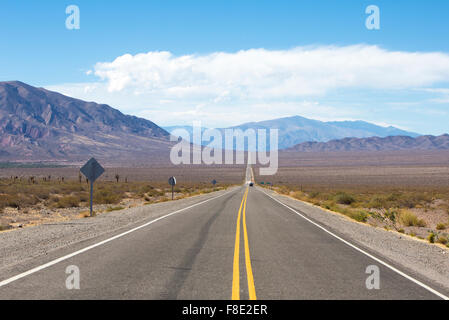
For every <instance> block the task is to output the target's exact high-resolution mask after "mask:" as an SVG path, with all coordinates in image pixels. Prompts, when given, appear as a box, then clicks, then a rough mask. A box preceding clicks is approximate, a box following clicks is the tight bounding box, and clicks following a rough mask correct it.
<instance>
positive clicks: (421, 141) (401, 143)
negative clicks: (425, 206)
mask: <svg viewBox="0 0 449 320" xmlns="http://www.w3.org/2000/svg"><path fill="white" fill-rule="evenodd" d="M404 150H407V151H410V150H426V151H437V150H449V135H448V134H443V135H441V136H419V137H416V138H414V137H409V136H389V137H384V138H379V137H370V138H344V139H340V140H332V141H328V142H303V143H300V144H297V145H296V146H293V147H291V148H289V149H287V150H285V151H286V152H344V151H404Z"/></svg>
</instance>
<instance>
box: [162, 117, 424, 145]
mask: <svg viewBox="0 0 449 320" xmlns="http://www.w3.org/2000/svg"><path fill="white" fill-rule="evenodd" d="M178 128H182V129H185V130H187V131H188V132H189V133H190V134H191V132H192V127H191V126H172V127H166V128H165V129H166V130H167V131H169V132H172V131H173V130H174V129H178ZM230 128H231V129H241V130H242V131H245V130H247V129H255V130H257V129H278V130H279V149H286V148H289V147H292V146H294V145H297V144H299V143H302V142H310V141H313V142H327V141H330V140H335V139H342V138H347V137H354V138H367V137H373V136H377V137H388V136H409V137H417V136H419V134H418V133H414V132H407V131H404V130H401V129H398V128H395V127H391V126H390V127H382V126H378V125H375V124H372V123H369V122H365V121H332V122H323V121H318V120H312V119H307V118H304V117H300V116H294V117H287V118H280V119H274V120H268V121H261V122H249V123H244V124H241V125H238V126H234V127H230ZM220 130H224V128H223V129H220Z"/></svg>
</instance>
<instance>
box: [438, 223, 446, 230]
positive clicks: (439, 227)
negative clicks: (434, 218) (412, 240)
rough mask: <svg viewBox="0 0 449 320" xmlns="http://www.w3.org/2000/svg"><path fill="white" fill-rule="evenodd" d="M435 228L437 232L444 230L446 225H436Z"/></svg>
mask: <svg viewBox="0 0 449 320" xmlns="http://www.w3.org/2000/svg"><path fill="white" fill-rule="evenodd" d="M436 228H437V230H444V229H446V224H445V223H438V224H437V226H436Z"/></svg>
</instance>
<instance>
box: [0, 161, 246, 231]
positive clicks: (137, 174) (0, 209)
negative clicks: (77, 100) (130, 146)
mask: <svg viewBox="0 0 449 320" xmlns="http://www.w3.org/2000/svg"><path fill="white" fill-rule="evenodd" d="M170 176H175V177H176V179H177V185H176V186H175V188H174V198H175V200H177V199H182V198H185V197H191V196H195V195H199V194H204V193H209V192H213V191H218V190H222V189H226V188H228V187H229V186H230V185H235V184H241V183H242V181H243V179H244V169H243V167H242V168H240V167H234V168H224V167H215V168H214V167H211V168H204V167H203V168H198V167H197V168H195V167H190V168H189V167H184V168H181V167H167V168H106V172H105V173H104V175H103V176H102V177H101V178H100V179H99V180H97V182H95V188H94V212H95V213H96V214H102V213H107V212H111V211H116V210H122V209H126V208H132V207H136V206H143V205H148V204H151V203H157V202H164V201H171V187H170V186H169V184H168V182H167V180H168V178H169V177H170ZM213 180H216V182H217V183H216V184H215V185H213V184H212V181H213ZM88 216H89V184H87V183H86V179H85V177H84V176H82V175H80V173H79V168H77V167H56V168H52V167H46V168H3V169H0V231H7V230H12V229H15V228H23V227H27V226H33V225H37V224H42V223H53V222H57V221H65V220H71V219H77V218H85V217H88Z"/></svg>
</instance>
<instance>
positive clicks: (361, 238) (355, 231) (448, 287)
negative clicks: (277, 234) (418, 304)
mask: <svg viewBox="0 0 449 320" xmlns="http://www.w3.org/2000/svg"><path fill="white" fill-rule="evenodd" d="M257 188H258V189H259V190H261V191H262V192H265V193H267V194H269V195H271V196H273V197H274V198H276V199H278V200H279V201H281V202H283V203H284V204H286V205H288V206H290V207H291V208H293V209H295V210H297V211H299V212H301V213H303V214H304V215H305V216H307V217H308V218H310V219H312V220H314V221H315V222H317V223H319V224H320V225H322V226H323V227H326V228H327V229H328V230H330V231H333V232H334V233H336V234H338V235H340V236H342V237H343V238H344V239H346V240H347V241H350V242H352V243H353V244H356V245H359V246H360V247H361V248H366V249H368V250H369V251H371V252H372V253H374V254H377V256H378V257H379V258H381V257H382V258H386V259H387V261H386V262H392V263H394V264H396V265H397V266H400V267H402V271H405V272H406V273H407V272H408V273H409V274H410V275H411V276H413V275H415V276H418V277H420V278H423V279H425V280H427V281H428V282H429V283H431V284H433V285H435V286H436V287H437V288H441V289H444V290H445V291H446V293H448V292H449V250H447V249H446V248H443V247H440V246H437V245H431V244H429V243H426V242H425V241H422V240H418V239H415V238H412V237H410V236H406V235H403V234H400V233H397V232H393V231H387V230H384V229H380V228H375V227H372V226H369V225H366V224H362V223H358V222H356V221H353V220H350V219H349V218H347V217H345V216H343V215H340V214H338V213H332V212H330V211H327V210H324V209H322V208H319V207H317V206H314V205H312V204H309V203H306V202H303V201H300V200H296V199H293V198H290V197H288V196H284V195H280V194H278V193H276V192H274V191H272V190H268V189H262V188H260V187H257ZM437 288H435V289H437Z"/></svg>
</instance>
